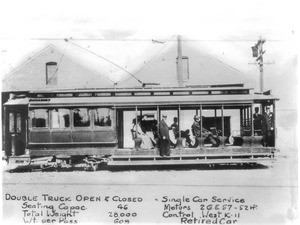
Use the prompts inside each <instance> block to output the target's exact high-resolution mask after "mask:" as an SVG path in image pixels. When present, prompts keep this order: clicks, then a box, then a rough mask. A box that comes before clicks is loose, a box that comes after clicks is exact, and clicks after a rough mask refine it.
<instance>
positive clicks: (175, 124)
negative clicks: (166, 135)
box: [171, 117, 179, 139]
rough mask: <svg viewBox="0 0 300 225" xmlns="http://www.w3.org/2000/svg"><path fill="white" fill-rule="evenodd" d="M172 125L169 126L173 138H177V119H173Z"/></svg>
mask: <svg viewBox="0 0 300 225" xmlns="http://www.w3.org/2000/svg"><path fill="white" fill-rule="evenodd" d="M173 122H174V123H173V124H172V125H171V129H172V130H173V133H174V136H175V138H176V139H177V138H179V125H178V118H177V117H174V118H173Z"/></svg>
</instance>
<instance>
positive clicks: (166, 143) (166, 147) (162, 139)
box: [158, 114, 170, 157]
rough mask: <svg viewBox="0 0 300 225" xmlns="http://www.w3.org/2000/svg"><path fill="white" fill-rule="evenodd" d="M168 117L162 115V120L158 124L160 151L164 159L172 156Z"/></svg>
mask: <svg viewBox="0 0 300 225" xmlns="http://www.w3.org/2000/svg"><path fill="white" fill-rule="evenodd" d="M166 120H167V115H165V114H163V115H162V120H161V121H160V122H159V124H158V135H159V151H160V155H161V156H162V157H165V156H169V155H170V136H169V127H168V125H167V124H166Z"/></svg>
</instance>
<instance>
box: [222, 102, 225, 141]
mask: <svg viewBox="0 0 300 225" xmlns="http://www.w3.org/2000/svg"><path fill="white" fill-rule="evenodd" d="M221 117H222V139H223V140H224V141H223V146H225V136H224V130H225V125H224V104H222V107H221Z"/></svg>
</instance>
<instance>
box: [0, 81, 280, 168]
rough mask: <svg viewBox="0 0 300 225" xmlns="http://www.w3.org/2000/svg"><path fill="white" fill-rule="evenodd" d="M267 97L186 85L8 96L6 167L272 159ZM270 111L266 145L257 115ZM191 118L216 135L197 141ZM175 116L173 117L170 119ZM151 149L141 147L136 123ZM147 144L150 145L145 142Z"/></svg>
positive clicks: (237, 88) (238, 88)
mask: <svg viewBox="0 0 300 225" xmlns="http://www.w3.org/2000/svg"><path fill="white" fill-rule="evenodd" d="M277 100H278V99H277V98H275V97H273V96H272V95H270V93H267V92H266V93H254V91H253V89H251V88H248V87H244V85H243V84H229V85H193V86H186V87H139V88H111V89H69V90H68V89H63V90H54V89H53V90H41V91H30V92H27V93H23V94H21V95H13V96H12V97H11V98H10V99H9V100H8V101H7V102H6V103H5V104H4V124H3V131H4V141H5V143H4V147H5V155H6V157H7V160H8V163H9V164H11V165H20V166H21V165H25V166H30V165H38V166H39V167H40V168H42V169H47V168H49V167H55V168H61V167H63V166H70V167H71V166H74V165H75V164H76V163H82V162H83V163H84V164H85V168H87V169H91V170H97V169H98V168H99V167H100V166H101V165H107V166H126V165H130V166H142V165H186V164H195V165H199V164H201V165H218V164H225V165H231V164H234V165H236V164H251V165H253V164H257V163H262V162H265V161H272V160H274V159H275V157H274V156H275V153H276V151H277V149H276V143H275V136H276V124H275V121H276V119H275V116H276V110H275V109H276V108H275V103H276V101H277ZM267 107H268V108H271V112H272V121H273V122H272V138H273V139H272V141H271V142H270V143H268V144H266V141H265V139H266V138H265V136H264V134H263V131H262V127H260V126H256V125H255V118H254V113H255V111H258V113H259V114H260V115H262V114H263V113H264V112H265V110H266V108H267ZM163 114H166V115H167V116H168V118H167V124H168V126H170V127H171V126H172V123H173V122H174V121H175V120H176V121H177V124H178V129H179V132H178V133H177V135H174V129H171V128H170V131H169V132H170V143H171V154H170V156H167V157H161V156H160V154H159V144H158V142H159V139H158V138H159V137H158V134H157V124H158V123H159V121H160V120H161V118H162V115H163ZM195 115H198V116H199V117H200V118H201V121H200V124H201V127H204V128H205V129H206V130H209V132H210V133H211V134H212V135H213V138H214V139H215V140H216V143H217V144H211V143H210V142H209V141H208V140H207V138H206V137H205V135H202V133H201V135H200V136H198V137H195V136H194V134H193V132H192V128H191V126H192V124H193V122H194V117H195ZM174 118H176V119H174ZM138 122H142V123H143V128H142V131H141V132H142V133H143V135H144V136H145V137H147V138H149V139H150V140H151V143H152V146H151V147H149V146H147V147H143V138H141V136H139V135H137V133H138V127H137V123H138ZM149 139H148V140H149Z"/></svg>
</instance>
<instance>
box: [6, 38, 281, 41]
mask: <svg viewBox="0 0 300 225" xmlns="http://www.w3.org/2000/svg"><path fill="white" fill-rule="evenodd" d="M1 39H3V40H7V39H11V40H14V39H22V40H32V41H63V40H65V39H66V38H55V37H49V38H43V37H28V38H21V37H6V38H3V37H2V38H1ZM71 39H72V40H73V41H124V42H125V41H133V42H134V41H146V42H149V41H152V40H153V39H150V38H149V39H148V38H126V39H124V38H123V39H122V38H120V39H118V38H74V37H72V38H71ZM159 40H160V41H162V42H165V41H169V40H168V39H159ZM265 40H266V41H268V42H282V41H287V40H284V39H265ZM171 41H174V42H175V41H177V40H171ZM181 41H182V42H257V39H182V40H181Z"/></svg>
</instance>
